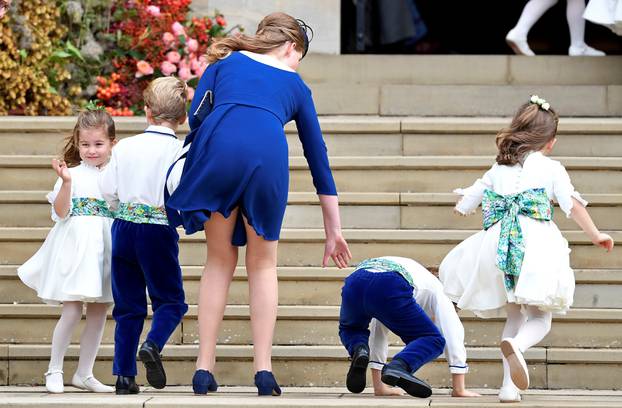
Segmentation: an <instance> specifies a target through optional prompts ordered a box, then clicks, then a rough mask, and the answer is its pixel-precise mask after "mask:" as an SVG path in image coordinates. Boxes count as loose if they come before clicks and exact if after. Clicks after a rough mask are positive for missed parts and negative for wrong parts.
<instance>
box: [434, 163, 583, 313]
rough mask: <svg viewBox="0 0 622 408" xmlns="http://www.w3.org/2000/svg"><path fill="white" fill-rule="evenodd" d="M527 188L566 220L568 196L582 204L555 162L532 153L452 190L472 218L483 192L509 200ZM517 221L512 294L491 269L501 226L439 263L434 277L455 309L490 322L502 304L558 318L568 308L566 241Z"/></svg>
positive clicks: (551, 228) (551, 226) (570, 280)
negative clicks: (540, 191)
mask: <svg viewBox="0 0 622 408" xmlns="http://www.w3.org/2000/svg"><path fill="white" fill-rule="evenodd" d="M532 188H544V189H545V190H546V193H547V195H548V197H549V198H550V199H551V200H555V201H557V202H558V203H559V206H560V208H561V209H562V211H564V213H566V216H567V217H570V211H571V209H572V206H573V202H572V198H573V197H574V198H575V199H577V200H578V201H579V202H581V204H582V205H584V206H586V205H587V202H586V201H585V200H583V199H582V198H581V196H580V195H579V193H577V192H576V191H575V190H574V187H573V186H572V183H571V182H570V177H569V176H568V173H567V172H566V169H565V168H564V167H563V166H562V165H561V163H559V162H558V161H555V160H552V159H550V158H548V157H546V156H544V155H543V154H542V153H540V152H533V153H531V154H529V155H528V157H527V158H526V159H525V162H524V164H523V166H521V165H520V164H517V165H514V166H505V165H498V164H496V163H495V164H494V165H493V166H492V168H491V169H490V170H488V172H486V174H484V176H483V177H482V178H481V179H479V180H477V181H476V182H475V183H474V184H473V185H472V186H471V187H468V188H465V189H458V190H455V192H456V193H458V194H461V195H462V196H463V198H462V199H461V201H460V202H459V203H458V204H457V206H456V208H457V209H458V211H460V212H461V213H463V214H469V213H472V212H473V211H474V210H475V209H476V208H477V207H478V206H479V204H480V203H481V201H482V197H483V194H484V191H485V190H486V189H490V190H492V191H494V192H495V193H497V194H500V195H510V194H516V193H520V192H522V191H525V190H529V189H532ZM518 218H519V222H520V226H521V229H522V232H523V240H524V245H525V255H524V259H523V264H522V268H521V271H520V276H519V277H518V280H517V282H516V286H515V288H514V289H513V290H509V291H508V290H506V288H505V285H504V274H503V272H502V271H501V270H499V268H497V266H496V254H497V245H498V242H499V232H500V225H501V222H497V223H496V224H495V225H493V226H492V227H490V228H489V229H488V230H482V231H480V232H478V233H476V234H474V235H472V236H470V237H469V238H467V239H465V240H464V241H463V242H461V243H460V244H459V245H458V246H456V247H455V248H454V249H453V250H451V252H450V253H449V254H448V255H447V256H446V257H445V259H443V262H442V263H441V265H440V267H439V278H440V279H441V281H442V282H443V285H444V288H445V293H446V294H447V296H448V297H449V298H450V299H451V300H452V301H453V302H454V303H457V304H458V307H459V308H461V309H465V310H470V311H472V312H474V313H475V314H476V315H478V316H480V317H496V316H503V315H504V314H505V310H504V306H505V304H506V303H518V304H525V305H535V306H539V308H540V309H542V310H545V311H551V312H554V313H560V314H564V313H565V312H566V311H567V310H568V309H569V308H570V306H571V305H572V301H573V296H574V287H575V283H574V274H573V271H572V269H571V268H570V248H569V247H568V241H566V239H565V238H564V237H563V236H562V234H561V232H560V231H559V229H558V228H557V226H556V225H555V223H554V222H553V221H540V220H535V219H532V218H529V217H527V216H523V215H519V216H518Z"/></svg>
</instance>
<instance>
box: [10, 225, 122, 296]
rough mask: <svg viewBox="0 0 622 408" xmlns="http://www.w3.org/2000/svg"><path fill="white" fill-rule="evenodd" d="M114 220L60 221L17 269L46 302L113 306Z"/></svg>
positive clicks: (19, 274) (25, 281)
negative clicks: (111, 304) (112, 260)
mask: <svg viewBox="0 0 622 408" xmlns="http://www.w3.org/2000/svg"><path fill="white" fill-rule="evenodd" d="M111 226H112V219H110V218H105V217H96V216H74V217H69V218H68V219H66V220H64V221H60V222H57V223H56V225H54V227H53V228H52V230H51V231H50V233H49V234H48V236H47V238H46V239H45V242H44V243H43V245H42V246H41V248H40V249H39V250H38V251H37V253H35V254H34V255H33V257H32V258H30V259H29V260H28V261H26V263H24V265H22V266H20V267H19V268H18V269H17V274H18V276H19V278H20V279H21V280H22V282H24V283H25V284H26V285H28V286H29V287H31V288H32V289H34V290H35V291H36V292H37V296H39V297H40V298H41V299H42V300H43V301H44V302H45V303H49V304H59V303H62V302H64V301H84V302H98V303H112V288H111V280H110V263H111V249H112V243H111V235H110V228H111Z"/></svg>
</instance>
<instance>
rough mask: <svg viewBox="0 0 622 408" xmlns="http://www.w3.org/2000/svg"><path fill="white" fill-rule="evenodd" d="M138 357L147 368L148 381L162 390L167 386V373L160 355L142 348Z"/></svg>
mask: <svg viewBox="0 0 622 408" xmlns="http://www.w3.org/2000/svg"><path fill="white" fill-rule="evenodd" d="M138 358H140V361H142V363H143V365H144V366H145V370H147V373H146V374H147V382H148V383H149V385H151V386H152V387H153V388H155V389H158V390H161V389H162V388H164V387H165V386H166V373H165V372H164V367H163V366H162V361H161V360H160V356H155V355H153V354H152V353H150V352H149V351H147V350H140V351H139V352H138Z"/></svg>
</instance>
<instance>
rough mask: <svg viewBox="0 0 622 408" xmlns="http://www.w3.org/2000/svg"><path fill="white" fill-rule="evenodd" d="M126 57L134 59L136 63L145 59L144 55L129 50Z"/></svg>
mask: <svg viewBox="0 0 622 408" xmlns="http://www.w3.org/2000/svg"><path fill="white" fill-rule="evenodd" d="M128 55H129V56H130V57H132V58H134V59H135V60H136V61H140V60H144V59H145V54H143V53H142V52H140V51H136V50H130V51H129V52H128Z"/></svg>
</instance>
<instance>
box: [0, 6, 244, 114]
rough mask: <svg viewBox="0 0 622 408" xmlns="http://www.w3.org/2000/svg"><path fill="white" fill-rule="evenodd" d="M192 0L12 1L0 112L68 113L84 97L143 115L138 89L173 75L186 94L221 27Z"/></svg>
mask: <svg viewBox="0 0 622 408" xmlns="http://www.w3.org/2000/svg"><path fill="white" fill-rule="evenodd" d="M190 3H191V0H50V1H47V0H14V1H13V5H12V7H11V10H10V12H9V19H8V24H5V22H6V21H7V19H6V17H5V20H3V22H2V24H0V114H25V115H67V114H71V111H72V108H77V107H84V106H85V105H87V103H88V102H89V101H90V100H93V99H97V101H96V103H97V104H98V105H99V106H103V107H104V108H105V109H106V110H107V111H108V112H109V113H111V114H112V115H117V116H130V115H137V114H143V104H142V91H143V90H144V89H145V88H146V86H147V85H148V83H149V82H150V81H151V80H153V79H155V78H157V77H159V76H168V75H175V76H177V77H179V78H180V79H182V80H183V81H186V82H187V83H188V85H189V88H188V89H189V98H192V95H193V93H194V88H195V87H196V84H197V82H198V78H200V76H201V74H202V73H203V71H204V70H205V67H206V66H207V61H206V59H205V57H203V55H204V54H205V52H206V50H207V48H208V47H209V45H210V44H211V42H212V40H213V39H214V38H217V37H223V36H227V35H230V34H231V33H233V32H234V31H235V30H239V31H242V28H241V27H239V26H235V27H233V28H231V29H227V22H226V20H225V18H224V16H222V15H221V14H219V13H218V12H215V14H214V15H212V16H209V17H196V16H195V17H190V16H189V12H190Z"/></svg>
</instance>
